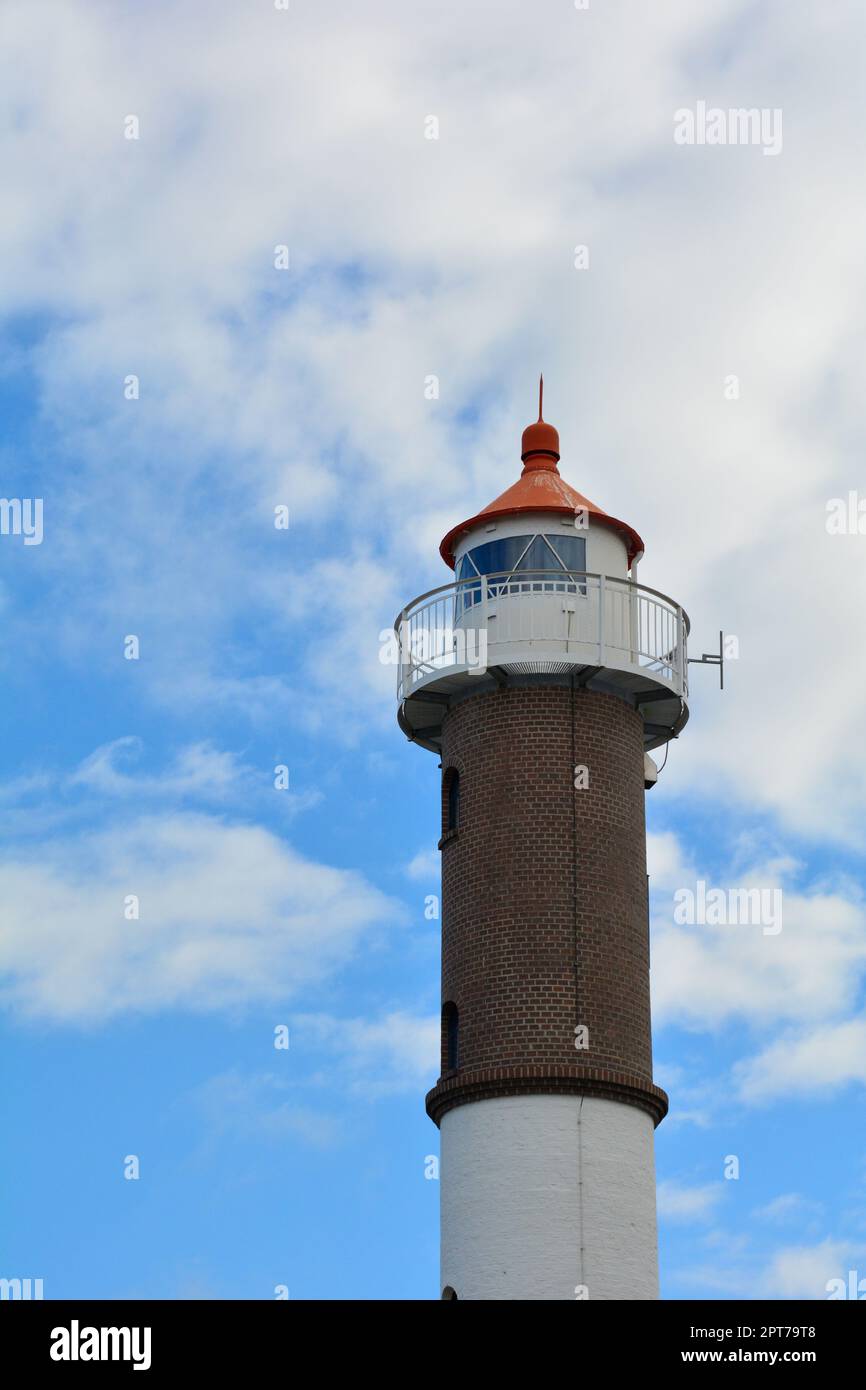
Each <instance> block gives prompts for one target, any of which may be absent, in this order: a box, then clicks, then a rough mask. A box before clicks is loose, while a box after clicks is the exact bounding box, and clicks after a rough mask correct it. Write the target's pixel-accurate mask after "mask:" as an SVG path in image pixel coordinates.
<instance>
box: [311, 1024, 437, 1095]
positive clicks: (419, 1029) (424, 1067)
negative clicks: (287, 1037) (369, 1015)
mask: <svg viewBox="0 0 866 1390" xmlns="http://www.w3.org/2000/svg"><path fill="white" fill-rule="evenodd" d="M292 1025H293V1033H292V1036H293V1038H297V1039H298V1040H299V1045H300V1046H312V1045H315V1046H318V1047H323V1048H324V1049H326V1050H327V1051H329V1052H331V1053H333V1054H335V1055H336V1056H337V1057H339V1059H340V1066H341V1068H342V1071H341V1073H340V1076H341V1077H342V1080H343V1081H344V1083H345V1085H346V1086H347V1087H348V1089H350V1090H352V1091H353V1092H356V1093H357V1094H360V1095H364V1096H368V1097H372V1098H375V1097H378V1096H383V1095H391V1094H394V1093H398V1092H401V1091H409V1090H418V1089H419V1088H421V1087H425V1086H427V1087H429V1086H432V1085H433V1083H434V1082H435V1080H436V1077H437V1075H438V1072H439V1045H440V1022H439V1018H438V1016H437V1015H435V1014H430V1015H426V1014H413V1013H408V1012H406V1011H405V1010H394V1011H392V1012H391V1013H388V1014H385V1015H383V1016H382V1017H381V1018H378V1019H365V1018H347V1019H340V1018H334V1017H331V1016H329V1015H327V1014H307V1015H300V1016H293V1020H292Z"/></svg>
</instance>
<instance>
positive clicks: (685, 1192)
mask: <svg viewBox="0 0 866 1390" xmlns="http://www.w3.org/2000/svg"><path fill="white" fill-rule="evenodd" d="M723 1195H724V1184H723V1183H721V1182H714V1183H705V1184H704V1185H703V1186H700V1187H688V1186H685V1185H684V1184H681V1183H678V1182H674V1181H673V1180H670V1179H668V1180H666V1181H665V1182H660V1183H659V1184H658V1187H657V1189H656V1202H657V1206H658V1214H659V1217H660V1218H661V1219H662V1220H666V1221H701V1220H706V1219H709V1218H710V1217H711V1216H712V1214H713V1210H714V1208H715V1207H716V1206H717V1205H718V1203H719V1202H720V1201H721V1199H722V1196H723Z"/></svg>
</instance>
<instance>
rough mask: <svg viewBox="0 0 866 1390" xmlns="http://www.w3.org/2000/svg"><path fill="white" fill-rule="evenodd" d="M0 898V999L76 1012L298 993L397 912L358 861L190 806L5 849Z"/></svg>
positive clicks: (20, 1008) (30, 1012) (30, 1013)
mask: <svg viewBox="0 0 866 1390" xmlns="http://www.w3.org/2000/svg"><path fill="white" fill-rule="evenodd" d="M131 894H135V895H137V897H138V898H139V901H140V918H139V920H137V921H136V920H131V921H127V920H125V917H124V903H125V900H126V898H127V896H128V895H131ZM0 900H2V901H3V903H4V905H5V910H4V915H3V920H2V926H0V970H2V972H3V975H4V984H3V986H2V989H0V1001H2V1003H3V1004H5V1005H6V1006H7V1007H8V1008H10V1009H12V1010H13V1011H14V1012H15V1013H17V1014H20V1015H24V1016H27V1017H29V1018H33V1019H48V1020H52V1021H55V1022H68V1023H76V1024H82V1023H91V1022H99V1021H101V1020H104V1019H107V1018H110V1017H112V1016H114V1015H117V1014H121V1013H129V1012H132V1013H151V1012H156V1011H158V1010H163V1009H173V1008H183V1009H192V1010H201V1011H212V1010H220V1009H235V1008H239V1007H243V1006H245V1005H248V1004H251V1003H253V1002H265V1001H274V1000H287V999H298V998H299V997H301V998H302V997H304V996H305V995H307V994H308V993H309V991H310V990H312V989H313V988H314V987H315V986H316V985H317V984H319V983H320V982H321V981H323V980H324V979H326V978H327V977H329V976H331V975H333V974H334V973H335V972H337V971H339V970H340V969H342V968H343V967H344V966H345V965H346V964H347V962H348V961H350V960H351V958H352V957H353V955H354V954H355V952H356V951H357V949H358V947H359V946H360V944H361V942H362V941H364V942H367V943H372V942H374V941H375V940H376V939H377V938H378V937H379V936H380V934H381V933H382V932H383V931H384V930H385V929H386V928H388V927H392V926H393V925H394V924H395V923H398V922H401V921H402V918H403V912H402V909H401V908H400V907H399V906H398V905H397V904H396V903H395V902H394V901H393V900H391V899H388V898H386V897H385V896H384V894H382V893H380V892H379V891H378V890H377V889H376V888H375V887H373V886H372V885H371V884H369V883H368V882H366V880H365V879H364V878H362V877H361V875H359V874H357V873H353V872H349V871H347V870H342V869H335V868H329V867H327V866H326V865H323V864H318V863H315V862H313V861H311V860H309V859H306V858H304V857H303V856H302V855H300V854H298V853H297V852H296V851H295V850H293V849H292V848H290V847H289V846H288V845H287V844H286V843H285V842H284V841H282V840H280V839H278V838H277V837H276V836H275V835H273V834H271V833H270V832H268V831H267V830H264V829H262V828H261V827H258V826H250V825H230V824H226V823H224V822H223V821H221V820H218V819H216V818H214V817H209V816H204V815H192V814H189V815H181V814H175V815H167V816H162V817H159V816H149V817H142V818H141V819H139V820H137V821H135V822H134V823H132V824H129V825H123V826H118V827H116V828H113V829H109V830H104V831H101V832H100V833H98V834H89V835H79V836H74V837H68V838H64V839H58V840H56V841H51V842H48V843H43V844H41V845H40V846H39V847H38V849H36V850H33V851H26V850H20V851H9V852H7V853H6V854H5V855H4V856H3V857H2V859H0Z"/></svg>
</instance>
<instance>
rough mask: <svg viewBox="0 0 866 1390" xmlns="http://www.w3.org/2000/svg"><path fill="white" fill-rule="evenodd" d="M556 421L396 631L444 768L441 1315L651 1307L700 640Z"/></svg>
mask: <svg viewBox="0 0 866 1390" xmlns="http://www.w3.org/2000/svg"><path fill="white" fill-rule="evenodd" d="M541 414H542V411H541V400H539V419H538V421H537V423H535V424H532V425H530V426H529V427H528V428H527V429H526V430H524V432H523V447H522V461H523V471H522V473H521V475H520V477H519V478H518V480H517V481H516V482H515V483H514V484H513V486H511V487H509V488H508V489H507V490H506V491H505V492H503V493H502V495H501V496H500V497H497V498H496V500H495V501H493V502H491V503H490V505H489V506H487V507H485V508H484V510H483V511H481V512H479V513H478V514H477V515H476V516H473V517H471V518H470V519H469V520H468V521H464V522H462V523H461V524H460V525H458V526H455V527H453V528H452V530H450V531H449V532H448V535H447V536H446V537H445V539H444V540H443V541H442V545H441V547H440V549H441V554H442V557H443V559H444V560H445V562H446V564H447V565H449V566H450V567H451V568H452V569H453V570H454V578H453V580H452V581H451V582H450V583H449V584H447V585H444V586H442V587H441V588H438V589H435V590H433V591H432V592H430V593H427V594H424V595H422V596H421V597H420V598H418V599H416V600H415V601H414V602H412V603H410V604H409V605H408V606H407V607H406V608H404V610H403V611H402V613H401V614H400V615H399V617H398V619H397V623H396V625H395V626H396V632H397V638H398V645H399V660H400V668H399V691H398V696H399V716H398V717H399V723H400V727H401V728H402V730H403V731H404V733H405V734H406V735H407V737H408V738H410V739H411V740H412V741H413V742H415V743H419V744H420V745H421V746H422V747H423V748H427V749H429V750H431V751H432V752H435V753H437V754H438V755H439V757H440V764H441V769H442V837H441V840H440V842H439V847H440V850H441V858H442V1057H441V1074H440V1077H439V1080H438V1081H437V1083H436V1085H435V1086H434V1088H433V1090H432V1091H430V1093H429V1094H428V1096H427V1112H428V1114H429V1115H430V1118H431V1119H432V1120H433V1121H434V1122H435V1123H436V1124H437V1125H438V1126H439V1128H440V1131H441V1163H440V1177H441V1246H442V1248H441V1289H442V1297H443V1298H463V1299H569V1300H571V1299H584V1298H589V1299H654V1298H658V1296H659V1295H658V1254H657V1235H656V1201H655V1167H654V1155H653V1136H654V1129H655V1126H656V1125H657V1124H658V1123H659V1121H660V1120H661V1119H663V1117H664V1115H665V1113H666V1111H667V1104H668V1102H667V1096H666V1095H665V1093H664V1091H662V1090H660V1089H659V1087H658V1086H656V1085H654V1084H653V1076H652V1042H651V1029H650V993H649V970H650V959H649V914H648V891H647V873H646V831H645V819H644V797H645V793H646V790H647V788H648V787H650V786H652V784H653V782H654V781H655V773H656V769H655V764H654V762H653V760H652V759H651V758H650V757H649V754H650V752H651V751H652V750H653V749H654V748H657V747H659V746H660V745H662V744H664V743H665V742H666V741H667V740H668V739H670V738H674V737H676V735H677V734H678V733H679V731H680V730H681V729H682V727H683V725H684V724H685V722H686V719H687V718H688V709H687V703H686V701H687V693H688V692H687V680H686V675H687V664H686V663H687V655H686V638H687V635H688V626H689V625H688V618H687V616H686V614H685V613H684V611H683V609H682V607H681V606H680V605H679V604H678V603H676V602H675V601H674V600H673V599H669V598H666V597H665V595H663V594H660V593H658V592H657V591H656V590H655V589H649V588H646V587H645V586H644V585H642V584H639V583H638V582H637V565H638V561H639V559H640V557H641V556H642V555H643V542H642V541H641V539H640V536H639V535H638V534H637V532H636V531H634V530H633V529H632V527H631V526H629V525H627V524H626V523H625V522H623V521H617V520H616V519H615V518H614V517H612V516H609V515H608V514H607V513H606V512H603V511H602V510H601V509H600V508H599V507H597V506H595V505H594V503H592V502H590V501H589V500H588V499H587V498H586V497H583V496H582V495H581V494H580V493H579V492H576V491H575V490H574V488H572V487H570V486H569V484H568V483H566V482H565V481H564V479H563V478H562V477H561V476H560V472H559V467H558V463H559V457H560V453H559V435H558V434H557V431H556V430H555V429H554V428H553V426H552V425H549V424H547V423H546V422H545V421H544V420H543V419H542V418H541Z"/></svg>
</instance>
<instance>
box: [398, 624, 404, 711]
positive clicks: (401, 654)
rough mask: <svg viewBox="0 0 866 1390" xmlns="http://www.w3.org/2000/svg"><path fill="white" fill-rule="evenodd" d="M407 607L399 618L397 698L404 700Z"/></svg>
mask: <svg viewBox="0 0 866 1390" xmlns="http://www.w3.org/2000/svg"><path fill="white" fill-rule="evenodd" d="M405 641H406V609H405V608H404V609H403V610H402V611H401V613H400V616H399V618H398V619H397V699H398V700H402V699H403V697H404V695H405V666H406V656H405V653H406V646H405Z"/></svg>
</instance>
